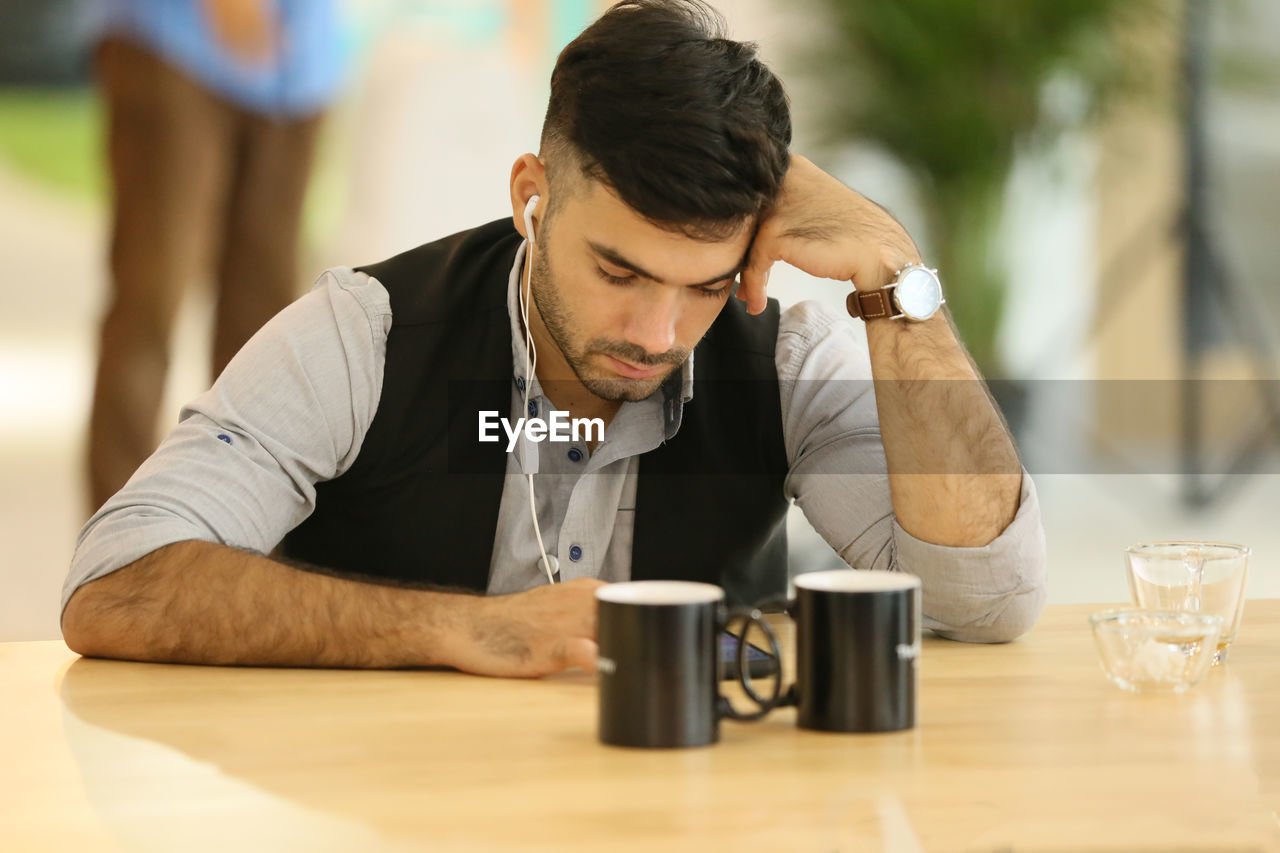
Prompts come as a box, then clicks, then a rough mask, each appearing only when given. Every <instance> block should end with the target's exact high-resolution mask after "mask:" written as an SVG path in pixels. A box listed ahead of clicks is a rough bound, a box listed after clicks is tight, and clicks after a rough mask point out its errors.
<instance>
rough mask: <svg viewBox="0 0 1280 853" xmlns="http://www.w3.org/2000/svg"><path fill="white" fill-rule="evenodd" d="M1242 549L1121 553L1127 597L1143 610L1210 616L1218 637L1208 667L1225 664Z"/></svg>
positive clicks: (1245, 561) (1242, 572)
mask: <svg viewBox="0 0 1280 853" xmlns="http://www.w3.org/2000/svg"><path fill="white" fill-rule="evenodd" d="M1251 554H1252V551H1250V550H1249V549H1248V548H1246V547H1245V546H1243V545H1227V544H1223V543H1220V542H1150V543H1146V544H1142V545H1130V546H1129V547H1128V548H1126V549H1125V551H1124V556H1125V569H1126V571H1127V574H1128V578H1129V593H1130V595H1131V596H1132V597H1133V603H1134V604H1135V605H1137V606H1138V607H1140V608H1142V609H1143V610H1177V611H1190V612H1197V613H1213V614H1216V615H1218V616H1221V617H1222V635H1221V636H1220V637H1219V638H1218V649H1217V651H1216V652H1215V653H1214V655H1213V665H1214V666H1217V665H1218V664H1220V663H1222V662H1223V661H1225V660H1226V659H1227V651H1228V649H1229V648H1230V647H1231V643H1232V642H1234V641H1235V638H1236V631H1237V630H1238V629H1239V627H1240V616H1241V614H1242V613H1243V612H1244V586H1245V576H1246V575H1247V574H1248V571H1249V556H1250V555H1251Z"/></svg>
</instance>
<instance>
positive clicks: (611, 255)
mask: <svg viewBox="0 0 1280 853" xmlns="http://www.w3.org/2000/svg"><path fill="white" fill-rule="evenodd" d="M587 245H588V246H590V247H591V251H593V252H595V253H596V254H597V255H599V256H600V257H601V258H602V259H604V260H606V261H608V262H609V263H611V264H613V265H614V266H615V267H622V268H623V269H624V270H627V271H629V272H633V273H635V274H636V275H638V276H640V277H642V278H647V279H649V280H650V281H656V282H657V283H658V284H666V282H665V281H663V280H662V279H660V278H658V277H657V276H656V275H654V274H653V273H651V272H649V271H648V270H646V269H645V268H644V267H642V266H640V265H639V264H635V263H632V262H631V261H629V260H627V259H626V258H624V257H623V256H622V255H621V254H619V253H618V250H617V249H611V248H610V247H608V246H602V245H600V244H599V243H597V242H595V241H593V240H587ZM746 265H747V258H746V256H745V255H744V256H743V258H742V260H741V261H739V262H738V265H737V266H736V267H734V268H733V269H731V270H729V271H728V272H726V273H724V274H723V275H718V276H716V277H714V278H709V279H707V280H706V281H700V282H697V283H696V284H689V285H685V286H686V287H709V286H710V285H713V284H719V283H720V282H722V281H724V280H725V279H728V278H734V277H735V276H737V274H738V273H740V272H742V270H743V268H744V267H746Z"/></svg>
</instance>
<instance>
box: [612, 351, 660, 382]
mask: <svg viewBox="0 0 1280 853" xmlns="http://www.w3.org/2000/svg"><path fill="white" fill-rule="evenodd" d="M605 358H607V359H608V360H609V367H610V368H611V369H612V370H613V372H614V373H619V374H621V375H623V376H625V377H627V378H628V379H652V378H653V377H655V376H657V375H659V374H660V373H662V371H663V370H665V369H666V367H665V365H658V366H657V367H636V366H635V365H634V364H630V363H628V362H625V361H619V360H618V359H616V358H614V357H613V356H611V355H606V356H605Z"/></svg>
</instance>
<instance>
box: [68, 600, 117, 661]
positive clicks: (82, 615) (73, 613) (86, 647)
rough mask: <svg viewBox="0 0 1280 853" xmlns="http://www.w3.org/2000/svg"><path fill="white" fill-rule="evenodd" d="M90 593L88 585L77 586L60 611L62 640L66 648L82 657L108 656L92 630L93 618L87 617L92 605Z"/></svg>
mask: <svg viewBox="0 0 1280 853" xmlns="http://www.w3.org/2000/svg"><path fill="white" fill-rule="evenodd" d="M91 596H92V593H91V592H89V591H88V585H86V586H82V587H80V588H78V589H77V590H76V591H75V592H73V593H72V594H71V598H70V599H69V600H68V601H67V606H66V607H65V608H63V611H62V640H63V642H65V643H66V644H67V648H69V649H71V651H73V652H75V653H76V654H78V655H83V656H84V657H109V655H107V654H105V649H104V648H103V644H102V642H101V641H100V639H99V638H98V637H97V636H95V634H94V631H93V620H92V619H91V618H90V617H89V612H90V611H91V610H92V607H91V605H90V603H89V601H88V599H89V598H90V597H91Z"/></svg>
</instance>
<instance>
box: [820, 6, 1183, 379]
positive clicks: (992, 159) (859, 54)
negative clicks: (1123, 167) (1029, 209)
mask: <svg viewBox="0 0 1280 853" xmlns="http://www.w3.org/2000/svg"><path fill="white" fill-rule="evenodd" d="M813 2H815V3H816V4H817V5H818V7H819V9H820V12H821V14H823V15H824V16H825V20H828V21H829V22H830V29H829V30H828V31H827V35H828V39H827V41H826V42H825V43H824V44H822V45H819V46H817V47H815V48H814V50H813V52H812V53H811V54H810V56H809V57H808V58H809V59H810V60H813V62H811V63H806V64H808V65H811V67H812V73H813V74H814V75H815V77H816V79H817V80H818V81H819V82H820V89H821V91H822V92H823V93H824V94H825V95H826V96H827V97H826V101H827V103H825V105H824V112H823V115H824V116H825V117H826V119H827V124H826V127H825V128H824V130H825V132H826V133H827V134H828V136H829V141H834V140H842V141H843V140H848V139H850V138H856V139H860V140H863V141H866V142H871V143H873V144H876V145H878V146H880V147H881V148H883V149H884V150H885V151H887V152H888V153H889V154H890V155H892V156H893V157H895V158H896V159H897V160H898V161H899V162H901V163H902V164H903V166H905V167H906V168H907V169H908V170H909V171H910V172H911V173H912V174H913V175H914V177H915V178H916V180H917V181H918V182H919V185H920V189H921V198H922V199H923V201H924V213H925V216H926V220H927V226H928V229H929V237H930V241H929V242H930V245H931V247H932V249H933V253H932V255H931V257H930V259H929V260H930V261H931V262H936V264H937V266H939V268H940V269H941V270H942V273H943V275H944V276H945V279H944V281H945V286H946V288H947V290H948V293H949V299H948V304H949V307H950V309H951V313H952V315H953V317H954V318H955V321H956V325H957V326H958V327H959V329H960V332H961V334H962V336H963V337H964V340H965V342H966V344H967V345H968V347H969V349H970V352H971V353H972V354H973V356H974V358H975V360H977V362H978V363H979V365H981V366H982V367H983V369H984V370H987V371H988V372H993V373H999V372H1000V371H999V365H997V364H996V363H995V358H994V356H995V351H994V350H995V338H996V332H997V330H998V328H999V322H1000V314H1001V308H1002V304H1003V301H1004V292H1005V282H1004V281H1003V279H1002V272H1001V270H1000V268H999V265H998V263H997V262H996V257H997V255H996V253H995V252H994V251H993V248H994V236H995V231H996V228H997V225H998V223H999V219H1000V213H1001V201H1002V197H1003V192H1004V187H1005V183H1006V180H1007V177H1008V174H1009V171H1010V169H1011V168H1012V166H1013V162H1014V158H1015V155H1016V154H1017V153H1018V152H1019V151H1021V150H1025V149H1028V148H1030V147H1034V146H1035V145H1038V144H1041V143H1043V142H1046V141H1049V140H1051V139H1053V138H1055V137H1056V136H1057V135H1058V134H1059V133H1060V132H1061V131H1062V130H1063V129H1064V126H1065V125H1068V124H1079V123H1081V122H1082V121H1088V120H1089V119H1091V118H1095V117H1096V116H1098V115H1099V114H1100V113H1101V112H1102V111H1103V109H1104V108H1105V107H1106V106H1108V105H1109V104H1111V103H1112V102H1114V101H1115V100H1117V96H1119V95H1123V94H1127V93H1133V92H1135V91H1143V90H1146V91H1154V87H1152V86H1150V83H1151V80H1152V75H1153V74H1155V73H1157V72H1158V71H1159V70H1160V69H1159V68H1158V66H1156V65H1155V64H1154V63H1153V62H1152V59H1151V50H1150V47H1151V44H1152V42H1155V43H1157V44H1158V43H1159V40H1160V39H1161V38H1167V37H1168V36H1169V35H1170V34H1172V33H1173V32H1174V30H1175V28H1174V27H1173V26H1172V25H1171V24H1172V22H1173V21H1174V20H1175V19H1176V15H1177V11H1178V9H1179V8H1180V5H1181V4H1180V3H1177V2H1175V0H973V2H966V0H813ZM1144 34H1145V36H1146V38H1141V37H1138V38H1135V37H1134V36H1135V35H1137V36H1142V35H1144ZM1153 35H1154V36H1155V38H1154V39H1153V38H1151V36H1153ZM1051 81H1063V82H1064V83H1065V87H1064V88H1065V90H1066V91H1069V92H1070V93H1071V98H1070V100H1071V102H1072V103H1073V104H1074V107H1075V108H1074V109H1069V110H1057V111H1055V110H1052V109H1045V103H1046V99H1045V97H1044V94H1045V92H1046V87H1047V86H1048V85H1049V84H1050V83H1051Z"/></svg>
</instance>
